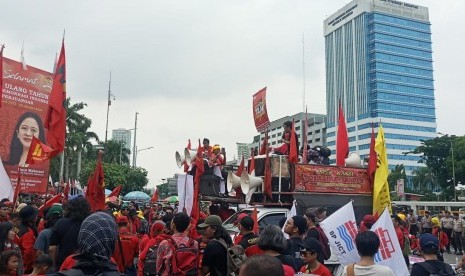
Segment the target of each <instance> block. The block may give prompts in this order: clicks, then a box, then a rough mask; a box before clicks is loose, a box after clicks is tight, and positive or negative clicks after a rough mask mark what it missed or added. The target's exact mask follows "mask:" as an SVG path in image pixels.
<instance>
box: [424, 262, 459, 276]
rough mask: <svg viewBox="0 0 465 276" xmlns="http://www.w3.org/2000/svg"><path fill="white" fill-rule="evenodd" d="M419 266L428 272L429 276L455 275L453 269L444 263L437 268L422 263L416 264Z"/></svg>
mask: <svg viewBox="0 0 465 276" xmlns="http://www.w3.org/2000/svg"><path fill="white" fill-rule="evenodd" d="M417 264H418V265H419V266H421V267H422V268H423V269H424V270H426V271H428V273H429V275H430V276H447V275H455V271H454V269H453V268H452V267H451V266H450V265H449V264H446V263H442V267H441V268H438V267H437V266H433V265H432V264H430V263H427V262H422V263H417Z"/></svg>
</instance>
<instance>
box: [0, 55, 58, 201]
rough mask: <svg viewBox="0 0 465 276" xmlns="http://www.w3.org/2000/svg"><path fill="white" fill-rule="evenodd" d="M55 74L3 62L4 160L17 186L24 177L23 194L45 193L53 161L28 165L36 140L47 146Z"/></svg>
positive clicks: (0, 136)
mask: <svg viewBox="0 0 465 276" xmlns="http://www.w3.org/2000/svg"><path fill="white" fill-rule="evenodd" d="M52 83H53V74H52V73H50V72H46V71H43V70H41V69H38V68H34V67H32V66H27V68H26V69H23V67H22V64H21V63H20V62H17V61H14V60H11V59H8V58H5V57H4V58H3V87H2V90H3V92H2V99H1V101H2V105H1V107H0V156H1V158H2V161H3V165H4V167H5V170H6V172H7V174H8V176H9V177H10V180H11V182H12V184H13V186H15V185H16V182H17V178H18V167H19V166H20V168H19V169H20V173H21V185H22V187H21V192H26V193H45V191H46V188H47V183H48V173H49V165H50V162H49V161H45V162H42V163H39V164H34V165H27V164H25V161H26V157H27V153H28V151H29V147H30V145H31V141H32V136H35V137H36V138H38V139H39V140H40V141H41V142H43V143H45V142H46V141H45V137H46V130H45V128H44V119H45V116H46V115H47V108H48V100H49V97H50V92H51V90H52Z"/></svg>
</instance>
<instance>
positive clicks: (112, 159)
mask: <svg viewBox="0 0 465 276" xmlns="http://www.w3.org/2000/svg"><path fill="white" fill-rule="evenodd" d="M100 145H101V146H103V148H104V150H105V154H104V155H103V161H104V162H105V163H117V164H126V165H129V155H130V154H131V151H130V150H129V149H128V148H126V147H124V144H123V142H120V141H115V140H108V141H107V142H106V143H105V142H102V143H100Z"/></svg>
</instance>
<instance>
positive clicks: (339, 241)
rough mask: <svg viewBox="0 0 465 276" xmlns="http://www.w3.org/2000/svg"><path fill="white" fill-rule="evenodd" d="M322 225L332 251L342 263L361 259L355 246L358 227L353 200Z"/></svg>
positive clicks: (345, 263) (355, 261)
mask: <svg viewBox="0 0 465 276" xmlns="http://www.w3.org/2000/svg"><path fill="white" fill-rule="evenodd" d="M320 226H321V228H322V229H323V231H324V232H325V234H326V237H328V241H329V245H330V246H331V249H332V252H333V253H335V254H336V256H337V258H338V259H339V261H340V262H341V264H342V265H348V264H351V263H357V262H359V261H360V256H359V255H358V252H357V248H356V247H355V236H356V235H357V233H358V229H357V223H356V221H355V214H354V207H353V206H352V201H351V202H349V203H347V204H346V205H344V206H343V207H341V208H340V209H339V210H337V211H336V212H335V213H334V214H332V215H331V216H329V217H327V218H326V219H325V220H323V221H322V222H321V223H320Z"/></svg>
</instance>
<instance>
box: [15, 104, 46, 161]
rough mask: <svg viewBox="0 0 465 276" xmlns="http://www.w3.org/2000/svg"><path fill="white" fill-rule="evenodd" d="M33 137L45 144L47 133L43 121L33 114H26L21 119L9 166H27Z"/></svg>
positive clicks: (18, 122)
mask: <svg viewBox="0 0 465 276" xmlns="http://www.w3.org/2000/svg"><path fill="white" fill-rule="evenodd" d="M32 136H35V137H36V138H37V139H39V140H40V141H41V142H43V143H45V131H44V124H43V122H42V119H41V118H40V117H39V115H37V114H36V113H33V112H26V113H24V114H23V115H21V117H19V119H18V121H17V123H16V126H15V129H14V132H13V135H12V139H11V144H10V145H11V146H10V158H9V159H8V162H6V163H7V164H8V165H21V166H25V165H26V158H27V153H28V152H29V147H30V146H31V142H32Z"/></svg>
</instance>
